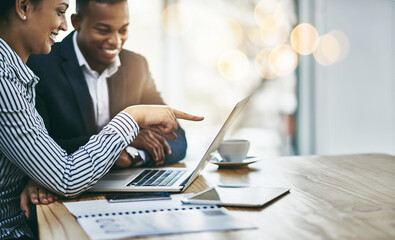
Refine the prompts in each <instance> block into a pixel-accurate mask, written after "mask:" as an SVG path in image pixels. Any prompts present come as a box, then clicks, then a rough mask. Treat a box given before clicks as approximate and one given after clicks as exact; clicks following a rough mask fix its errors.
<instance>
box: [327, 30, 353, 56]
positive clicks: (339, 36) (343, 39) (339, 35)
mask: <svg viewBox="0 0 395 240" xmlns="http://www.w3.org/2000/svg"><path fill="white" fill-rule="evenodd" d="M328 34H329V35H331V36H333V37H334V38H335V39H336V40H337V44H338V46H339V49H340V53H339V55H338V56H337V57H336V62H340V61H342V60H343V59H344V58H346V57H347V55H348V51H349V49H350V43H349V41H348V37H347V36H346V34H345V33H344V32H342V31H340V30H334V31H331V32H329V33H328Z"/></svg>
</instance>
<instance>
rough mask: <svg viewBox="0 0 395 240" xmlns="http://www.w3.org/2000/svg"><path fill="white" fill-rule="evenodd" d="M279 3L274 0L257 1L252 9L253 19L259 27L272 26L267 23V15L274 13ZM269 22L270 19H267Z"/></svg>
mask: <svg viewBox="0 0 395 240" xmlns="http://www.w3.org/2000/svg"><path fill="white" fill-rule="evenodd" d="M278 5H279V3H278V1H276V0H262V1H260V2H258V4H257V5H256V6H255V9H254V20H255V23H256V24H257V25H258V26H259V27H268V26H273V25H271V24H273V23H268V17H269V16H271V15H272V14H273V13H275V11H276V8H277V6H278ZM269 22H270V21H269Z"/></svg>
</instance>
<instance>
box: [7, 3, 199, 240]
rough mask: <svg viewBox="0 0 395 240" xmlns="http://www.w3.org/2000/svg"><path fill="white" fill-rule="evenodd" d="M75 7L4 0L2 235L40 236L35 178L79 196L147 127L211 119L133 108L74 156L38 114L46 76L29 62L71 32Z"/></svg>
mask: <svg viewBox="0 0 395 240" xmlns="http://www.w3.org/2000/svg"><path fill="white" fill-rule="evenodd" d="M67 8H68V0H1V1H0V238H1V239H12V238H18V239H21V238H25V239H29V238H31V237H32V234H31V231H30V229H29V228H28V227H27V226H26V217H25V216H24V214H23V213H22V212H21V210H20V209H19V202H20V199H19V196H20V194H21V192H22V190H23V188H24V186H25V184H26V179H27V178H28V177H30V178H31V179H33V180H34V181H35V182H37V183H39V184H40V185H42V186H44V187H45V188H47V189H49V190H51V191H53V192H54V193H56V194H59V195H62V196H66V197H72V196H76V195H78V194H80V193H81V192H83V191H85V190H87V189H88V188H89V187H90V186H92V185H93V184H94V183H96V182H97V180H98V179H99V178H100V177H102V176H103V175H104V174H105V173H106V172H107V171H108V170H109V169H110V167H111V166H112V165H113V163H114V161H115V160H116V158H117V157H118V155H119V154H120V152H121V151H122V149H124V148H125V147H126V146H127V145H128V144H129V143H130V142H131V141H132V140H133V139H134V138H135V137H136V135H137V133H138V131H139V126H140V127H144V128H150V129H151V130H154V131H158V132H160V133H161V134H162V135H164V136H166V137H168V138H170V139H175V138H176V136H175V134H174V131H175V129H176V128H177V122H176V118H182V119H187V120H194V121H199V120H202V119H203V118H201V117H196V116H193V115H189V114H186V113H183V112H180V111H177V110H173V109H171V108H169V107H164V106H134V107H128V108H126V109H125V110H124V111H122V112H121V113H119V114H118V115H117V116H115V117H114V119H112V120H111V122H110V123H109V124H108V125H107V126H105V127H104V128H103V130H102V131H101V132H100V133H99V134H98V135H95V136H92V137H91V139H90V140H89V142H88V143H87V144H86V145H84V146H82V147H81V148H80V149H79V150H78V151H76V152H75V153H73V154H71V155H69V156H68V155H67V153H66V151H64V150H62V149H61V148H60V147H59V146H58V145H57V144H56V143H55V141H54V140H53V139H51V138H50V137H49V135H48V133H47V131H46V129H45V126H44V124H43V121H42V119H41V117H40V116H39V115H38V114H37V111H36V109H35V107H34V104H35V102H34V97H35V92H34V87H35V85H36V83H37V81H38V78H37V77H36V76H35V75H34V73H33V72H32V71H31V70H30V69H29V68H28V67H27V66H26V65H25V63H26V61H27V59H28V57H29V55H30V54H31V53H49V51H50V50H51V45H52V44H53V43H54V42H55V38H56V36H57V35H58V33H59V32H60V31H65V30H66V29H67V25H66V20H65V12H66V10H67ZM138 125H139V126H138Z"/></svg>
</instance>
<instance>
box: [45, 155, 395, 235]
mask: <svg viewBox="0 0 395 240" xmlns="http://www.w3.org/2000/svg"><path fill="white" fill-rule="evenodd" d="M217 184H249V185H252V186H285V187H289V188H290V189H291V191H290V193H289V194H287V195H285V196H284V197H282V198H280V199H278V200H277V201H275V202H273V203H271V204H270V205H268V206H266V207H263V208H259V209H247V208H228V209H230V210H231V211H232V214H234V215H235V216H236V217H238V218H240V219H244V220H245V221H253V222H255V223H256V224H257V225H258V226H259V228H258V229H256V230H240V231H223V232H203V233H193V234H179V235H167V236H155V237H144V238H135V239H160V240H165V239H188V240H190V239H199V240H201V239H227V240H228V239H243V240H244V239H254V240H257V239H395V156H390V155H385V154H357V155H338V156H296V157H278V158H263V159H262V160H261V161H259V162H257V163H254V164H251V165H249V167H247V168H240V169H220V168H218V167H217V166H216V165H213V164H208V166H206V168H205V170H204V171H203V174H202V176H200V177H199V178H198V179H197V180H196V181H195V182H194V183H193V184H192V185H191V186H190V187H189V188H188V189H187V191H186V192H187V193H190V192H195V193H196V192H199V191H202V190H204V189H206V188H207V187H209V186H213V185H217ZM89 199H103V195H101V194H88V193H86V194H84V195H82V196H81V197H80V198H78V199H77V200H89ZM37 217H38V223H39V235H40V239H43V240H46V239H58V240H61V239H73V240H74V239H89V238H88V236H87V235H86V234H85V232H84V231H83V230H82V228H81V227H80V226H79V224H78V222H77V221H76V219H75V218H74V217H73V216H72V215H71V214H70V213H69V212H68V211H67V209H66V208H65V207H64V205H63V204H62V203H61V202H55V203H53V204H50V205H46V206H45V205H40V206H38V207H37Z"/></svg>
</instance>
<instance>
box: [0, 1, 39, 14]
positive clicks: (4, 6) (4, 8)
mask: <svg viewBox="0 0 395 240" xmlns="http://www.w3.org/2000/svg"><path fill="white" fill-rule="evenodd" d="M42 1H43V0H30V2H32V3H33V5H35V6H36V5H37V4H39V3H40V2H42ZM13 7H15V0H0V18H4V17H5V16H6V15H7V13H8V11H10V10H11V9H12V8H13Z"/></svg>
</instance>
